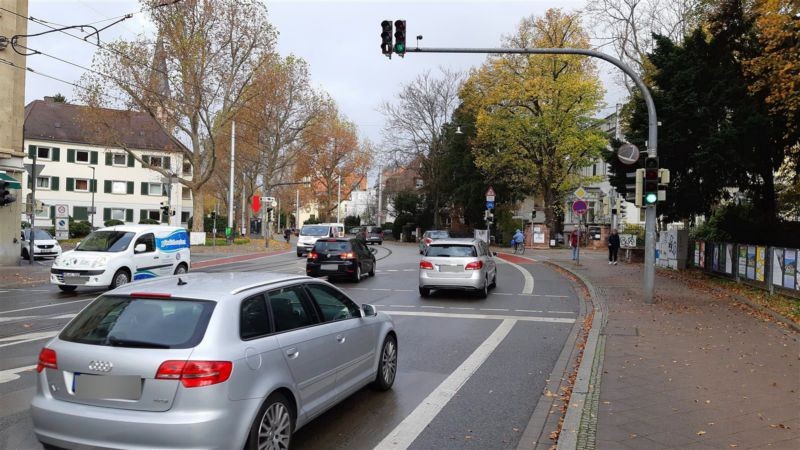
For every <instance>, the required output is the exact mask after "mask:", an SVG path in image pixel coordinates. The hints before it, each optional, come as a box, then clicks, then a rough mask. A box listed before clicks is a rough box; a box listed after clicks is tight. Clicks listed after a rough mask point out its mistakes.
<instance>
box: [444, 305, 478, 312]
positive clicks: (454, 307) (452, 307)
mask: <svg viewBox="0 0 800 450" xmlns="http://www.w3.org/2000/svg"><path fill="white" fill-rule="evenodd" d="M450 309H466V310H473V311H474V310H475V309H476V308H461V307H457V306H451V307H450Z"/></svg>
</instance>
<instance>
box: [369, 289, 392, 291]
mask: <svg viewBox="0 0 800 450" xmlns="http://www.w3.org/2000/svg"><path fill="white" fill-rule="evenodd" d="M370 290H372V291H391V289H384V288H372V289H370Z"/></svg>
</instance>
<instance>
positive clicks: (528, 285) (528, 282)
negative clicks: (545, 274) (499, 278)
mask: <svg viewBox="0 0 800 450" xmlns="http://www.w3.org/2000/svg"><path fill="white" fill-rule="evenodd" d="M495 261H500V262H502V263H503V264H508V265H509V266H511V267H514V268H516V269H517V270H519V271H520V272H522V276H523V277H525V286H524V287H523V288H522V293H523V294H533V275H531V273H530V272H528V271H527V270H525V268H524V267H522V266H519V265H517V264H514V263H512V262H510V261H506V260H504V259H501V258H495Z"/></svg>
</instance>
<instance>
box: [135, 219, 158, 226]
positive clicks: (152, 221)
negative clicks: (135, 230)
mask: <svg viewBox="0 0 800 450" xmlns="http://www.w3.org/2000/svg"><path fill="white" fill-rule="evenodd" d="M159 223H160V222H159V221H157V220H155V219H142V220H140V221H139V225H158V224H159Z"/></svg>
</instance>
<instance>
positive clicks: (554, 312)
mask: <svg viewBox="0 0 800 450" xmlns="http://www.w3.org/2000/svg"><path fill="white" fill-rule="evenodd" d="M547 312H549V313H550V314H575V313H574V312H572V311H547Z"/></svg>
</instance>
